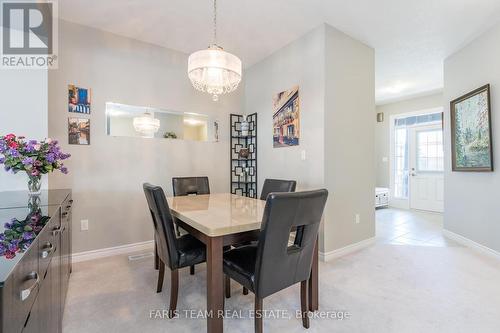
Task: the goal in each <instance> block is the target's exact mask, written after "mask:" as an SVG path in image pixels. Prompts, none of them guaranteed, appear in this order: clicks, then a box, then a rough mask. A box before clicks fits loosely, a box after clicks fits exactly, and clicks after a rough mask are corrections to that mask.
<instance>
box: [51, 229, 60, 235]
mask: <svg viewBox="0 0 500 333" xmlns="http://www.w3.org/2000/svg"><path fill="white" fill-rule="evenodd" d="M61 230H62V227H59V228H55V229H54V230H52V236H57V234H58V233H60V232H61Z"/></svg>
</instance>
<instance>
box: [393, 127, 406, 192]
mask: <svg viewBox="0 0 500 333" xmlns="http://www.w3.org/2000/svg"><path fill="white" fill-rule="evenodd" d="M394 197H396V198H404V199H406V198H408V131H407V130H406V128H404V127H403V128H396V129H395V131H394Z"/></svg>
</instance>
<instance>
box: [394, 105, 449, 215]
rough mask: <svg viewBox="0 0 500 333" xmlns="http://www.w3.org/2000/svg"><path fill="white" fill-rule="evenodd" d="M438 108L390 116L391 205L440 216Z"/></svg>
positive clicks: (440, 123) (441, 182) (441, 168)
mask: <svg viewBox="0 0 500 333" xmlns="http://www.w3.org/2000/svg"><path fill="white" fill-rule="evenodd" d="M442 115H443V114H442V109H437V110H432V111H428V112H424V113H417V114H404V115H396V116H393V117H391V175H390V176H391V197H392V198H391V205H392V206H394V207H397V208H404V209H417V210H425V211H430V212H438V213H442V212H443V209H444V200H443V198H444V152H443V120H442Z"/></svg>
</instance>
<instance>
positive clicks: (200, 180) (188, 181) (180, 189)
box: [172, 177, 210, 197]
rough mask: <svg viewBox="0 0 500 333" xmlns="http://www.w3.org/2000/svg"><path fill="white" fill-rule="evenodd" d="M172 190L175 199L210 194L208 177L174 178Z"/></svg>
mask: <svg viewBox="0 0 500 333" xmlns="http://www.w3.org/2000/svg"><path fill="white" fill-rule="evenodd" d="M172 188H173V190H174V197H178V196H183V195H193V194H194V195H201V194H210V184H209V182H208V177H174V178H172Z"/></svg>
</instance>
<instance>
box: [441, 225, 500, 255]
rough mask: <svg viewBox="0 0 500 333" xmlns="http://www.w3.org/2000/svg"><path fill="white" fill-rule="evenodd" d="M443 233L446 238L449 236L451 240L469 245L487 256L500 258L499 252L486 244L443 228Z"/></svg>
mask: <svg viewBox="0 0 500 333" xmlns="http://www.w3.org/2000/svg"><path fill="white" fill-rule="evenodd" d="M443 235H444V236H445V237H446V238H449V239H451V240H454V241H455V242H457V243H460V244H462V245H465V246H467V247H470V248H471V249H474V250H476V251H478V252H481V253H482V254H485V255H487V256H490V257H493V258H496V259H500V252H497V251H495V250H493V249H490V248H489V247H487V246H484V245H481V244H479V243H476V242H474V241H473V240H471V239H469V238H466V237H464V236H462V235H459V234H456V233H454V232H452V231H449V230H446V229H443Z"/></svg>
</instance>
